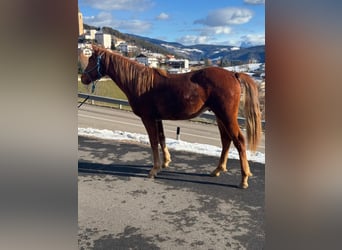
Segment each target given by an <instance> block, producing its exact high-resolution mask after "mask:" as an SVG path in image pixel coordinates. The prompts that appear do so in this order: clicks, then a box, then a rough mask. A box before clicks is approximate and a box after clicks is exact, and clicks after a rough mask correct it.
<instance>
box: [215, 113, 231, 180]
mask: <svg viewBox="0 0 342 250" xmlns="http://www.w3.org/2000/svg"><path fill="white" fill-rule="evenodd" d="M217 125H218V128H219V131H220V135H221V143H222V152H221V157H220V161H219V164H218V166H217V168H216V169H215V170H214V171H213V172H211V174H210V175H211V176H219V175H220V173H221V172H227V160H228V150H229V147H230V144H231V141H232V140H231V138H230V137H229V135H228V134H227V131H226V128H225V127H224V125H223V123H222V122H221V120H219V119H217Z"/></svg>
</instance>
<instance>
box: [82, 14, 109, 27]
mask: <svg viewBox="0 0 342 250" xmlns="http://www.w3.org/2000/svg"><path fill="white" fill-rule="evenodd" d="M112 19H113V17H112V15H111V14H110V13H109V12H100V13H99V14H97V15H96V16H84V17H83V21H84V23H86V24H88V25H92V26H96V27H103V26H110V25H111V24H112V21H113V20H112Z"/></svg>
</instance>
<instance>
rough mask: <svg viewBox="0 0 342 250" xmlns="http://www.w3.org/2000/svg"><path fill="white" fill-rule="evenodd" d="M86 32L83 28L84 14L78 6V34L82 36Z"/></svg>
mask: <svg viewBox="0 0 342 250" xmlns="http://www.w3.org/2000/svg"><path fill="white" fill-rule="evenodd" d="M83 34H84V30H83V15H82V13H81V12H80V8H78V35H79V36H81V35H83Z"/></svg>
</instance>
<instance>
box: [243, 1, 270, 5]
mask: <svg viewBox="0 0 342 250" xmlns="http://www.w3.org/2000/svg"><path fill="white" fill-rule="evenodd" d="M244 3H246V4H253V5H257V4H265V0H244Z"/></svg>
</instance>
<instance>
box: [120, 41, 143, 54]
mask: <svg viewBox="0 0 342 250" xmlns="http://www.w3.org/2000/svg"><path fill="white" fill-rule="evenodd" d="M117 49H118V50H119V51H121V52H122V53H124V54H125V53H130V52H135V51H137V50H138V47H137V46H135V45H130V44H128V43H126V42H121V43H120V44H119V45H118V46H117Z"/></svg>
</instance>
